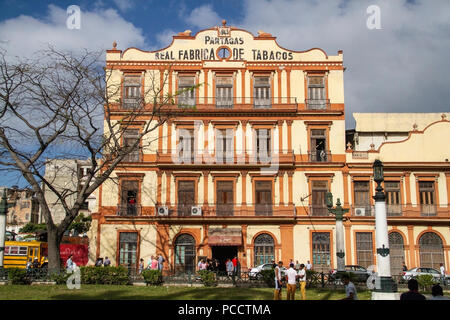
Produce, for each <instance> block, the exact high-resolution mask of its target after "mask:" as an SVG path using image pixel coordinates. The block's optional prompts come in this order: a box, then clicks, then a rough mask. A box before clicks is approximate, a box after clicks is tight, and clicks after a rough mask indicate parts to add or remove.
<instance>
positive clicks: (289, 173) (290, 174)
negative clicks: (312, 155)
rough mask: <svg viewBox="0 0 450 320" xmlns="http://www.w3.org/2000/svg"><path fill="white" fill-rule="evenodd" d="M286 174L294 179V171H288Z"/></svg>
mask: <svg viewBox="0 0 450 320" xmlns="http://www.w3.org/2000/svg"><path fill="white" fill-rule="evenodd" d="M286 173H287V174H288V177H290V178H292V176H293V175H294V171H292V170H289V171H286Z"/></svg>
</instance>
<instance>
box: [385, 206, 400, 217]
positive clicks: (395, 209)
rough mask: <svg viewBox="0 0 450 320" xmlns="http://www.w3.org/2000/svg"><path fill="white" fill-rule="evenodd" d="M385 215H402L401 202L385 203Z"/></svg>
mask: <svg viewBox="0 0 450 320" xmlns="http://www.w3.org/2000/svg"><path fill="white" fill-rule="evenodd" d="M386 210H387V212H386V213H387V216H388V217H398V216H401V215H402V205H401V204H386Z"/></svg>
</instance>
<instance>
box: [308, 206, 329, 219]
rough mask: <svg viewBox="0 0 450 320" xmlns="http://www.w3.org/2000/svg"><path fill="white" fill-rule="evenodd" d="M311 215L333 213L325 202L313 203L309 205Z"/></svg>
mask: <svg viewBox="0 0 450 320" xmlns="http://www.w3.org/2000/svg"><path fill="white" fill-rule="evenodd" d="M309 215H311V216H324V217H325V216H330V215H331V213H330V212H329V211H328V208H327V206H326V205H325V204H322V205H320V204H313V205H310V206H309Z"/></svg>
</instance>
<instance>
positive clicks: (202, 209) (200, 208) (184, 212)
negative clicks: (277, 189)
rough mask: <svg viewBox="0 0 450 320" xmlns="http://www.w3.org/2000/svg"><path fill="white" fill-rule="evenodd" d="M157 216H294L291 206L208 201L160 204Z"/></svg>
mask: <svg viewBox="0 0 450 320" xmlns="http://www.w3.org/2000/svg"><path fill="white" fill-rule="evenodd" d="M155 215H156V216H159V217H164V216H166V217H197V218H199V217H256V216H258V217H261V216H266V217H268V216H283V217H292V216H294V207H293V206H276V205H274V204H258V203H257V204H244V205H242V204H241V203H239V204H236V203H209V204H207V205H205V204H180V203H179V204H178V205H176V206H167V205H161V206H157V207H156V213H155Z"/></svg>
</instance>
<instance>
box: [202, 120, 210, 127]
mask: <svg viewBox="0 0 450 320" xmlns="http://www.w3.org/2000/svg"><path fill="white" fill-rule="evenodd" d="M210 122H211V120H209V119H207V120H203V125H204V126H207V125H209V124H210Z"/></svg>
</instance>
